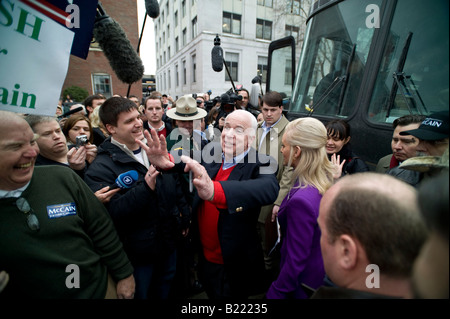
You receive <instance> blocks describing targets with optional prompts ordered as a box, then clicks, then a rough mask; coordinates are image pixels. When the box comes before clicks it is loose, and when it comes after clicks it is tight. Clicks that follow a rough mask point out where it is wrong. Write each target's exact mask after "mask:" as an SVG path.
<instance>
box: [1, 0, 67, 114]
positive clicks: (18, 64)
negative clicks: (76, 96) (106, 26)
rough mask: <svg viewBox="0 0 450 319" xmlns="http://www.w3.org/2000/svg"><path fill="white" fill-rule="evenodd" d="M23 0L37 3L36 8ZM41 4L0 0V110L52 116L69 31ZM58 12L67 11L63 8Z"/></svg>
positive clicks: (65, 55)
mask: <svg viewBox="0 0 450 319" xmlns="http://www.w3.org/2000/svg"><path fill="white" fill-rule="evenodd" d="M28 3H38V4H39V5H40V6H41V8H40V10H39V11H38V10H36V9H34V7H36V6H33V7H32V6H30V5H28ZM45 3H46V2H45V1H29V0H27V1H23V2H22V1H15V0H5V1H1V2H0V109H1V110H6V111H11V112H16V113H24V114H37V115H55V111H56V106H57V104H58V100H59V98H60V94H61V89H62V86H63V83H64V79H65V77H66V74H67V69H68V66H69V58H70V52H71V47H72V43H73V37H74V33H73V32H72V31H71V30H69V29H67V28H65V27H63V26H61V25H60V24H59V23H57V22H55V21H54V20H53V19H52V18H50V16H51V15H50V14H44V13H42V12H46V11H45V10H44V9H45ZM42 7H43V8H44V9H43V8H42ZM60 14H61V15H63V16H67V13H66V12H64V11H61V12H60Z"/></svg>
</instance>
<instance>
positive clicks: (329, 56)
mask: <svg viewBox="0 0 450 319" xmlns="http://www.w3.org/2000/svg"><path fill="white" fill-rule="evenodd" d="M369 4H372V5H373V4H375V5H378V6H381V1H374V0H363V1H361V0H353V1H344V2H340V3H338V4H337V5H334V6H332V7H329V8H327V9H326V10H324V11H322V12H320V13H318V14H317V15H316V16H314V17H313V18H312V21H310V22H309V26H308V27H309V30H310V32H309V34H308V37H307V39H305V44H304V47H303V49H302V55H301V58H300V62H299V68H298V70H297V72H299V73H298V74H297V79H299V83H296V84H295V85H294V92H293V99H292V100H293V103H292V105H291V109H290V110H289V111H290V112H298V113H310V112H313V114H316V115H329V116H333V117H334V116H338V117H347V116H349V115H351V114H352V113H353V111H354V108H355V105H356V99H357V96H358V93H359V90H360V86H361V80H362V77H363V73H364V71H365V65H366V60H367V57H368V55H369V49H370V46H371V43H372V39H373V34H374V30H373V29H370V28H368V27H367V26H366V24H365V21H366V17H367V13H366V12H365V10H364V8H366V6H367V5H369ZM307 32H308V31H307Z"/></svg>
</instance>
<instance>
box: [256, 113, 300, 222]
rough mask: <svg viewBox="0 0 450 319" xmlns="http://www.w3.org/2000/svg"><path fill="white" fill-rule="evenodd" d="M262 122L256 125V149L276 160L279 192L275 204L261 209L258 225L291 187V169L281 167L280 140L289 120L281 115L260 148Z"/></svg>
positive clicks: (270, 213) (279, 202) (279, 203)
mask: <svg viewBox="0 0 450 319" xmlns="http://www.w3.org/2000/svg"><path fill="white" fill-rule="evenodd" d="M262 123H263V122H260V123H258V131H257V134H256V139H255V142H256V148H257V150H258V152H259V153H263V154H267V155H270V156H272V157H273V158H275V159H276V160H277V163H278V172H277V180H278V183H279V184H280V190H279V192H278V197H277V199H276V200H275V202H274V203H273V204H271V205H266V206H263V207H262V208H261V213H260V214H259V218H258V221H259V222H260V223H265V221H266V219H267V216H269V215H270V216H271V215H272V208H273V205H274V204H275V205H278V206H280V205H281V202H282V201H283V199H284V198H285V197H286V195H287V193H288V192H289V189H290V188H291V185H292V168H290V167H285V166H284V165H283V154H281V152H280V149H281V139H282V137H283V134H284V130H285V128H286V126H287V125H288V124H289V120H288V119H287V118H286V117H285V116H284V115H282V117H281V119H280V121H279V122H278V123H277V124H276V125H275V126H274V127H273V128H271V129H270V131H269V133H268V134H267V135H266V136H265V137H264V141H263V142H262V144H261V147H259V146H260V141H261V136H262V133H263V129H262V128H261V126H262Z"/></svg>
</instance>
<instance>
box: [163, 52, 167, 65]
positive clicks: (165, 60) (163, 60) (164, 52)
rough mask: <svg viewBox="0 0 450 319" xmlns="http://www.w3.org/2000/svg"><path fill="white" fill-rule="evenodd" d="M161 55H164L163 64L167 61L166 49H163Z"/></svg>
mask: <svg viewBox="0 0 450 319" xmlns="http://www.w3.org/2000/svg"><path fill="white" fill-rule="evenodd" d="M163 56H164V60H163V64H166V62H167V60H166V51H164V53H163Z"/></svg>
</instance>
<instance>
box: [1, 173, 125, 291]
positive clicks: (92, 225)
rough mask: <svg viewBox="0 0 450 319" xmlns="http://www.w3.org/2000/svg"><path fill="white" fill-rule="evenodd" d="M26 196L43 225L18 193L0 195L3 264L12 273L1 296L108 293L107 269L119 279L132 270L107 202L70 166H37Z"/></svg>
mask: <svg viewBox="0 0 450 319" xmlns="http://www.w3.org/2000/svg"><path fill="white" fill-rule="evenodd" d="M22 197H24V198H25V199H26V200H27V201H28V202H29V204H30V206H31V208H32V209H33V211H34V213H35V214H36V216H37V218H38V220H39V223H40V230H38V231H36V230H31V229H30V228H29V227H28V225H27V222H26V215H25V214H24V213H22V212H21V211H19V209H18V208H17V206H16V205H15V202H16V199H15V198H2V199H0V211H1V213H0V269H1V270H6V271H7V272H8V273H9V276H10V280H9V283H8V285H7V286H6V288H5V290H4V291H3V292H2V293H0V298H2V297H7V298H8V297H9V298H21V299H27V298H61V299H69V298H81V299H87V298H89V299H98V298H104V297H105V293H106V287H107V275H108V273H109V274H110V275H111V277H112V278H113V279H114V280H115V281H116V282H117V281H118V280H121V279H124V278H126V277H128V276H130V275H131V274H132V273H133V268H132V266H131V264H130V262H129V260H128V258H127V256H126V254H125V253H124V251H123V249H122V244H121V242H120V241H119V238H118V236H117V234H116V231H115V228H114V226H113V224H112V221H111V219H110V217H109V215H108V212H107V210H106V208H105V207H104V205H103V204H102V203H101V202H100V201H99V200H98V199H97V198H96V197H95V195H94V194H93V192H92V191H91V189H90V188H89V187H88V186H87V185H86V184H85V183H84V181H83V180H82V179H81V178H80V177H79V176H78V175H77V174H75V173H74V172H73V171H72V170H71V169H70V168H66V167H62V166H40V167H35V168H34V173H33V177H32V179H31V181H30V184H29V185H28V187H27V188H26V189H25V191H24V192H23V193H22ZM68 266H69V267H68ZM77 269H79V272H78V270H77ZM78 273H79V276H78ZM77 278H79V288H68V286H69V287H70V286H71V285H73V284H75V283H76V282H77ZM67 284H68V285H67Z"/></svg>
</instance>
